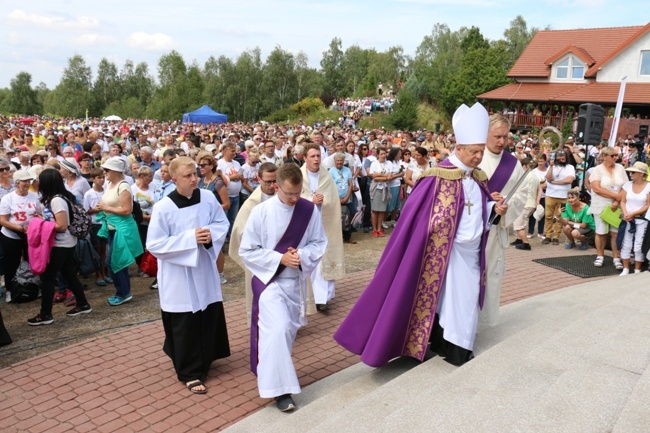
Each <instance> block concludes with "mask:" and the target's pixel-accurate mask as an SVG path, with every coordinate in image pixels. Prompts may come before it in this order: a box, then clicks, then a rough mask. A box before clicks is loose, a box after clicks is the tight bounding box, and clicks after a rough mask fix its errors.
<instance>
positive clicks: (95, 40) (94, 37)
mask: <svg viewBox="0 0 650 433" xmlns="http://www.w3.org/2000/svg"><path fill="white" fill-rule="evenodd" d="M72 41H73V42H74V43H76V44H79V45H96V44H112V43H115V38H114V37H113V36H108V35H100V34H98V33H84V34H83V35H81V36H79V37H76V38H74V39H73V40H72Z"/></svg>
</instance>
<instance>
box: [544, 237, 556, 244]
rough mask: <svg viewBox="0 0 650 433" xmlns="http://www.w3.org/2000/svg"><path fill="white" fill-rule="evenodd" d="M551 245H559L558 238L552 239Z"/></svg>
mask: <svg viewBox="0 0 650 433" xmlns="http://www.w3.org/2000/svg"><path fill="white" fill-rule="evenodd" d="M547 239H548V238H547ZM544 240H546V239H544ZM553 245H560V241H559V239H553Z"/></svg>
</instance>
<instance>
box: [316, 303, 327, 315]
mask: <svg viewBox="0 0 650 433" xmlns="http://www.w3.org/2000/svg"><path fill="white" fill-rule="evenodd" d="M329 309H330V306H329V305H327V304H316V311H320V312H321V313H324V312H325V311H327V310H329Z"/></svg>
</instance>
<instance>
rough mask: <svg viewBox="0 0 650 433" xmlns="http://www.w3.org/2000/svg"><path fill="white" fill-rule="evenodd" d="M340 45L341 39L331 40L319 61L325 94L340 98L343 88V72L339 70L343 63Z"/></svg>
mask: <svg viewBox="0 0 650 433" xmlns="http://www.w3.org/2000/svg"><path fill="white" fill-rule="evenodd" d="M341 45H342V43H341V39H339V38H334V39H332V41H331V42H330V45H329V48H328V49H327V50H326V51H324V52H323V58H322V59H321V61H320V66H321V68H322V69H323V80H324V83H323V84H324V90H325V93H327V94H329V95H332V96H334V97H338V96H341V95H342V93H341V92H342V90H343V87H344V82H343V71H342V70H341V62H342V61H343V51H342V50H341Z"/></svg>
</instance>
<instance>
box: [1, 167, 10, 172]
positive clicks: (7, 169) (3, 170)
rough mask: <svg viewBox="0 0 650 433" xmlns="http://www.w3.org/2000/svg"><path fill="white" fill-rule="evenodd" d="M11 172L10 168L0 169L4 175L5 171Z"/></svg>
mask: <svg viewBox="0 0 650 433" xmlns="http://www.w3.org/2000/svg"><path fill="white" fill-rule="evenodd" d="M9 170H11V169H10V168H9V167H2V168H0V173H4V172H5V171H9Z"/></svg>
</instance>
